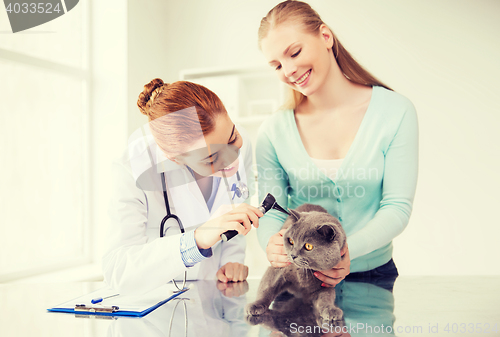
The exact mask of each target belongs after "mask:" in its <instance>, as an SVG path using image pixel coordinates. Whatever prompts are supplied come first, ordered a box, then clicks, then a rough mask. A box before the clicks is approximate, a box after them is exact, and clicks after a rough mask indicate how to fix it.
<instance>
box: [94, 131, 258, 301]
mask: <svg viewBox="0 0 500 337" xmlns="http://www.w3.org/2000/svg"><path fill="white" fill-rule="evenodd" d="M238 131H239V132H240V134H241V136H242V137H243V146H242V148H241V151H240V155H239V159H240V166H239V170H238V172H239V174H240V178H241V181H242V182H245V183H246V184H247V185H248V187H249V189H250V195H252V194H253V191H254V180H255V176H254V174H253V171H252V150H251V143H250V140H249V139H248V137H247V136H246V135H245V133H244V131H243V130H242V129H241V128H240V127H238ZM141 132H142V133H141ZM141 132H139V133H136V140H133V141H130V142H129V146H128V149H127V151H125V152H124V153H123V155H122V156H121V157H120V158H118V159H117V160H115V161H114V163H113V179H114V191H113V193H112V197H111V202H110V206H109V215H110V218H111V224H110V228H109V229H110V231H109V236H108V249H107V251H106V253H105V254H104V256H103V260H102V262H103V263H102V267H103V273H104V280H105V282H106V283H107V284H109V285H110V286H112V287H114V288H116V289H117V290H118V291H119V292H120V293H145V292H147V291H149V290H152V289H154V288H156V287H158V286H160V285H162V284H164V283H166V282H169V281H170V280H172V279H173V278H175V279H176V280H179V279H182V278H183V276H184V271H186V270H187V271H188V280H196V279H215V278H216V272H217V270H219V268H220V267H222V266H223V265H225V264H226V263H227V262H239V263H243V262H244V257H245V245H246V241H245V237H244V236H242V235H237V236H236V237H234V238H233V239H232V240H230V241H228V242H219V243H217V244H216V245H215V246H213V247H212V251H213V255H212V257H210V258H208V259H205V260H203V261H201V262H200V263H198V264H196V265H195V266H193V267H190V268H187V267H186V266H185V265H184V262H183V261H182V259H181V253H180V237H181V234H180V230H179V228H178V226H177V223H176V222H175V221H167V223H166V227H168V230H166V234H165V237H163V238H160V233H159V231H160V223H161V221H162V219H163V217H164V216H165V215H166V208H165V201H164V198H163V191H162V186H161V176H160V172H165V177H166V180H167V190H168V200H169V202H170V209H171V213H172V214H176V215H177V216H178V217H179V218H180V219H181V221H182V224H183V226H184V228H185V230H186V232H188V231H191V230H194V229H196V228H197V227H198V226H200V225H202V224H203V223H205V222H206V221H207V220H209V218H210V217H211V216H214V215H215V214H214V213H215V212H216V211H217V210H218V209H219V207H220V206H221V205H229V204H231V201H230V196H231V197H232V195H233V192H231V193H228V191H227V186H226V183H225V181H224V179H221V181H220V185H219V189H218V191H217V194H216V197H215V200H214V203H213V206H212V211H211V212H209V210H208V207H207V205H206V202H205V199H204V198H203V195H202V193H201V191H200V189H199V187H198V185H197V183H196V181H195V180H194V178H193V176H192V175H191V173H190V172H189V170H188V169H187V168H186V167H185V166H184V165H178V164H176V163H174V162H172V161H170V160H168V159H167V158H166V157H165V156H164V155H163V153H162V152H161V150H160V149H159V147H158V146H157V145H156V143H155V142H154V139H153V137H152V136H151V134H150V133H149V129H147V128H143V129H142V131H141ZM152 161H153V162H154V163H152ZM139 177H140V178H139ZM138 179H139V181H140V184H141V187H138V186H137V180H138ZM227 180H228V185H229V187H231V186H232V184H233V183H236V182H237V177H236V174H234V175H233V176H232V177H229V178H228V179H227ZM141 182H142V183H141ZM144 186H145V187H144ZM151 189H155V190H153V191H152V190H151ZM247 200H249V199H247ZM243 201H244V200H243V198H238V197H237V196H236V197H234V200H233V203H234V204H235V205H237V204H240V203H242V202H243Z"/></svg>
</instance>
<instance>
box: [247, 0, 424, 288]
mask: <svg viewBox="0 0 500 337" xmlns="http://www.w3.org/2000/svg"><path fill="white" fill-rule="evenodd" d="M259 45H260V48H261V50H262V53H263V54H264V56H265V58H266V59H267V61H268V62H269V65H270V66H271V67H273V68H274V69H275V72H276V75H277V76H278V78H279V80H281V81H282V82H284V83H285V84H286V85H287V86H288V87H290V88H291V91H292V93H293V95H292V100H291V101H290V103H289V105H288V107H287V109H284V110H283V111H279V112H277V113H276V114H274V115H273V116H271V117H270V118H269V120H267V121H266V122H265V123H264V124H263V125H262V127H261V129H260V131H259V136H258V141H257V148H256V153H257V165H258V169H259V194H260V195H261V197H262V196H263V195H264V194H265V193H267V192H271V193H273V194H274V195H275V197H276V200H277V202H278V203H279V204H282V205H285V206H288V207H289V208H296V207H298V206H299V205H301V204H303V203H306V202H308V203H313V204H318V205H321V206H323V207H324V208H326V209H327V210H328V212H329V213H331V214H333V215H334V216H336V217H337V218H338V219H339V220H340V222H341V223H342V225H343V227H344V229H345V231H346V233H347V236H348V238H347V243H348V245H347V247H348V248H347V249H345V250H344V251H343V252H342V254H343V260H342V261H341V262H340V263H339V265H337V266H336V268H334V269H332V270H325V271H317V272H315V273H314V275H315V276H316V277H317V278H318V279H319V280H320V281H321V282H322V285H323V286H334V285H336V284H337V283H339V282H340V281H341V280H343V279H344V278H346V276H347V275H348V274H349V273H351V275H349V278H353V279H354V278H358V279H359V278H374V277H377V276H392V277H396V276H397V275H398V272H397V268H396V266H395V264H394V262H393V260H392V247H393V246H392V239H393V238H394V237H396V236H397V235H399V234H400V233H401V232H402V231H403V230H404V228H405V227H406V225H407V224H408V221H409V217H410V214H411V210H412V204H413V198H414V194H415V188H416V182H417V169H418V125H417V115H416V112H415V108H414V106H413V104H412V103H411V102H410V101H409V100H408V99H407V98H405V97H404V96H402V95H401V94H398V93H396V92H394V91H392V90H391V89H390V88H389V87H388V86H386V85H384V84H383V83H382V82H380V81H379V80H377V79H376V78H375V77H374V76H372V75H371V74H370V73H369V72H368V71H366V70H365V69H364V68H363V67H362V66H361V65H359V64H358V63H357V62H356V61H355V60H354V58H353V57H352V56H351V55H350V54H349V53H348V52H347V51H346V50H345V48H344V47H343V46H342V44H341V43H340V42H339V40H338V39H337V38H336V36H335V35H334V33H333V32H332V30H331V29H330V28H329V27H328V26H327V25H326V24H325V23H324V22H323V21H322V20H321V18H320V16H319V15H318V13H316V12H315V11H314V10H313V9H312V8H311V6H310V5H308V4H307V3H304V2H300V1H285V2H282V3H280V4H278V5H277V6H276V7H274V8H273V9H272V10H271V11H270V12H269V13H268V14H267V15H266V17H264V18H263V19H262V21H261V25H260V28H259ZM283 221H284V217H283V216H282V215H281V214H278V212H270V213H269V215H268V216H266V217H265V218H263V219H261V226H260V228H259V229H258V231H257V233H258V237H259V241H260V244H261V246H262V247H263V248H264V249H265V250H266V253H267V257H268V259H269V261H270V262H271V265H273V266H274V267H284V266H286V265H287V264H289V261H288V259H287V256H286V254H285V250H284V246H283V244H284V242H283V238H282V234H283V232H282V231H280V228H281V226H282V224H283ZM303 253H304V254H307V252H306V251H304V252H303Z"/></svg>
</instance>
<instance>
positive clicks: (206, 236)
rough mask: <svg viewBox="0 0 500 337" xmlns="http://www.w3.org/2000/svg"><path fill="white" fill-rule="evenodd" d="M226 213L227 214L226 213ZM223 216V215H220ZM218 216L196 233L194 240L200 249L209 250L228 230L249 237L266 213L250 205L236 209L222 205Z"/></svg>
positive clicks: (199, 228) (218, 210) (217, 213)
mask: <svg viewBox="0 0 500 337" xmlns="http://www.w3.org/2000/svg"><path fill="white" fill-rule="evenodd" d="M224 212H225V213H224ZM219 214H222V215H219ZM216 215H217V217H215V216H212V217H211V218H210V220H209V221H207V222H205V223H204V224H203V225H201V226H200V227H198V228H197V229H196V230H195V231H194V239H195V240H196V244H197V245H198V248H200V249H208V248H210V247H212V246H213V245H215V244H216V243H217V242H218V241H220V235H221V234H222V233H224V232H225V231H227V230H236V231H238V234H241V235H247V233H248V232H249V231H250V229H251V228H252V225H253V227H255V228H257V227H259V218H260V217H262V216H264V213H262V212H261V211H259V210H258V209H257V208H256V207H253V206H250V205H248V204H245V203H243V204H240V205H238V206H237V207H236V208H234V209H232V208H228V206H227V205H222V206H221V207H219V209H217V211H216Z"/></svg>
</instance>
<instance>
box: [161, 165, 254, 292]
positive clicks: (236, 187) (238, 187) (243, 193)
mask: <svg viewBox="0 0 500 337" xmlns="http://www.w3.org/2000/svg"><path fill="white" fill-rule="evenodd" d="M236 178H237V180H238V181H237V182H236V183H234V184H233V185H232V186H231V190H230V191H231V192H234V194H233V197H232V199H231V202H232V200H233V199H234V197H235V196H237V197H238V198H243V199H247V198H248V197H249V195H250V192H249V190H248V186H247V185H246V184H245V183H244V182H242V181H241V178H240V173H239V172H238V171H236ZM224 180H225V179H224ZM161 185H162V187H163V200H165V209H166V210H167V215H165V217H164V218H163V220H162V221H161V224H160V237H161V238H162V237H164V236H165V232H164V228H165V223H166V222H167V220H169V219H174V220H175V221H177V224H178V225H179V229H180V230H181V233H185V230H184V226H183V225H182V221H181V219H180V218H179V217H178V216H177V215H175V214H172V212H171V211H170V204H169V202H168V194H167V186H166V183H165V173H164V172H162V173H161ZM228 190H229V189H228ZM186 279H187V271H184V281H183V283H182V288H179V286H178V285H177V283H176V282H175V279H172V282H173V283H174V285H175V287H176V288H177V291H176V292H180V291H184V290H185V289H186Z"/></svg>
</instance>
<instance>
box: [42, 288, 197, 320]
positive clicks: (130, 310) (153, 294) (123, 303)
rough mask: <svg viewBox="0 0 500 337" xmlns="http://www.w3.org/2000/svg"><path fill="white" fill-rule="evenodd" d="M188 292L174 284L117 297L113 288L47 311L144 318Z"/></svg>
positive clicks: (186, 289)
mask: <svg viewBox="0 0 500 337" xmlns="http://www.w3.org/2000/svg"><path fill="white" fill-rule="evenodd" d="M188 290H189V288H187V287H186V288H184V289H183V290H181V291H177V289H176V288H174V286H173V285H172V284H165V285H163V286H161V287H159V288H157V289H155V290H152V291H150V292H148V293H146V294H143V295H123V296H122V295H116V294H117V291H116V290H113V289H112V288H103V289H99V290H97V291H94V292H92V293H90V294H87V295H84V296H80V297H77V298H75V299H72V300H70V301H67V302H64V303H61V304H59V305H57V306H55V307H53V308H49V309H47V311H48V312H60V313H69V314H75V315H76V316H77V317H89V315H95V317H98V316H108V318H112V317H144V316H146V315H147V314H149V313H150V312H151V311H153V310H155V309H157V308H158V307H160V306H162V305H163V304H165V303H167V302H168V301H170V300H172V299H174V298H176V297H177V296H179V295H181V294H184V293H185V292H186V291H188ZM112 295H116V296H114V297H113V298H109V299H104V300H103V301H102V302H101V303H97V304H92V299H94V298H98V297H102V298H105V297H108V296H112ZM102 318H104V317H102Z"/></svg>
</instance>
